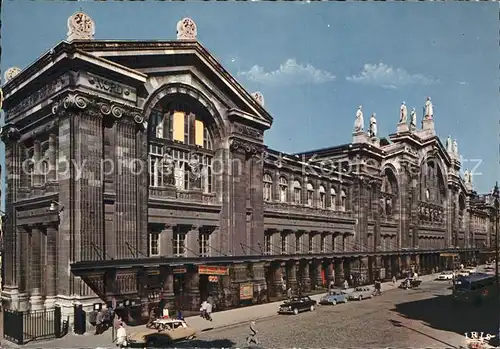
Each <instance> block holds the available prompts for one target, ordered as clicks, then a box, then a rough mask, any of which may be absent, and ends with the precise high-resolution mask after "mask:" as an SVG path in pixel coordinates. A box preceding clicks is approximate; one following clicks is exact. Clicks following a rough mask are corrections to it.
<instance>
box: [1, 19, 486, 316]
mask: <svg viewBox="0 0 500 349" xmlns="http://www.w3.org/2000/svg"><path fill="white" fill-rule="evenodd" d="M75 16H79V18H80V20H79V21H78V23H80V24H82V25H83V27H82V28H80V29H81V30H80V31H78V32H75V31H74V30H73V32H72V29H71V23H73V22H72V20H70V32H72V33H73V34H71V35H72V36H71V37H70V39H69V41H71V40H72V39H75V38H76V39H78V40H74V41H71V42H61V43H59V44H58V45H57V46H55V47H54V48H53V49H52V50H50V52H48V53H46V54H44V55H43V56H41V57H40V58H38V60H37V61H36V62H35V63H33V64H32V65H30V66H29V67H27V68H26V69H24V70H22V71H21V70H20V69H17V68H11V69H9V70H8V74H9V75H8V78H9V80H8V81H7V82H6V84H5V86H4V94H5V103H4V108H5V110H6V122H7V125H6V126H5V127H4V129H3V133H2V137H3V141H4V142H5V145H6V164H7V174H8V176H7V200H6V212H7V216H8V220H7V224H6V239H5V260H6V263H7V264H6V267H5V289H4V291H3V293H2V297H3V299H4V301H5V302H6V304H7V306H9V307H12V308H19V309H26V308H31V309H37V308H38V309H39V308H43V307H52V306H53V305H54V304H55V303H57V304H60V305H62V306H63V307H64V311H65V313H66V314H68V315H71V314H72V311H73V310H72V306H73V304H74V302H80V303H82V304H83V305H84V306H85V308H86V309H90V308H91V306H92V304H93V303H95V302H101V301H111V300H113V299H115V300H116V301H117V302H118V304H120V303H123V302H125V301H131V302H133V304H135V305H136V307H140V308H139V310H141V311H142V313H143V314H144V313H146V312H147V310H148V306H149V305H150V304H152V303H155V302H157V301H158V300H159V299H160V298H164V299H166V300H167V301H168V302H169V304H170V306H171V307H172V308H174V307H177V308H178V307H181V308H182V309H193V310H197V309H199V306H200V303H201V300H202V299H205V298H206V297H207V296H208V295H209V294H211V295H212V296H213V297H214V298H215V299H216V302H218V305H219V309H220V308H226V307H234V306H237V305H238V304H239V303H240V302H242V301H249V300H252V299H254V301H256V300H257V298H260V297H261V296H263V299H264V300H266V299H267V296H274V295H277V294H280V293H281V292H282V286H283V283H285V284H286V287H292V288H293V289H296V288H298V287H299V285H300V288H301V290H303V291H306V292H307V291H308V290H310V289H311V288H318V287H322V286H324V285H328V283H329V282H330V281H331V280H333V281H334V282H335V283H336V284H339V285H340V284H342V283H343V281H344V279H346V278H349V277H350V276H351V275H353V274H355V273H356V274H359V275H360V276H364V277H366V278H367V279H368V280H373V278H374V277H375V276H376V275H378V274H379V273H380V274H382V275H385V276H386V277H391V276H392V275H396V274H400V273H402V272H403V271H404V270H409V268H410V267H411V266H417V267H418V268H419V269H427V270H431V269H432V268H435V267H437V266H440V267H444V266H445V265H446V263H448V262H449V258H448V256H452V255H455V254H456V255H460V258H461V259H462V260H466V259H470V258H477V257H479V254H478V253H479V252H481V251H483V250H486V249H487V248H488V247H489V246H490V230H489V229H488V227H489V210H488V208H486V207H483V206H481V205H479V206H477V207H476V206H474V205H475V203H474V202H473V201H471V199H472V198H473V197H474V196H475V193H474V191H473V188H472V180H470V179H467V180H465V179H464V178H462V177H461V176H460V174H459V173H460V167H461V163H460V161H459V156H458V153H457V150H456V145H455V147H454V148H453V147H452V146H451V144H447V146H446V147H445V146H443V144H442V143H441V141H440V140H439V138H438V137H437V136H436V135H435V131H434V119H433V115H432V113H431V112H428V111H429V110H432V105H431V104H430V105H428V106H426V109H425V110H426V113H430V115H426V116H425V118H424V120H423V128H422V129H417V128H416V126H415V125H416V124H414V123H413V121H414V120H413V119H412V124H411V125H408V124H407V123H405V122H403V123H400V124H399V125H397V132H395V133H394V134H391V135H390V136H389V137H388V138H382V139H379V138H377V135H376V129H375V128H374V127H375V126H374V120H373V119H374V118H375V116H374V117H373V118H372V121H371V124H372V126H371V131H370V132H371V137H370V135H368V134H367V133H366V132H365V131H363V128H362V127H358V128H357V130H356V131H355V132H354V133H353V141H352V142H351V143H349V144H344V145H340V146H334V147H331V148H327V149H320V150H316V151H310V152H304V153H300V154H284V153H280V152H278V151H275V150H271V149H268V148H267V147H266V145H265V143H264V132H265V131H266V130H268V129H269V128H270V127H271V125H272V122H273V118H272V116H271V115H270V114H269V113H268V111H267V110H266V109H265V106H264V98H263V96H262V95H261V94H260V93H253V94H251V93H249V92H248V91H246V90H245V89H244V88H243V87H242V86H241V85H240V84H239V83H238V82H237V81H236V80H235V79H234V78H233V77H232V76H231V75H230V74H229V73H228V72H227V71H226V70H225V69H224V68H223V67H222V66H221V65H220V63H219V62H218V61H217V60H216V59H215V57H214V56H213V55H211V54H210V53H209V52H208V51H207V50H206V49H205V48H204V47H203V46H202V45H201V44H200V43H199V42H198V41H196V26H195V24H194V23H193V22H192V21H191V20H189V19H184V20H183V21H181V22H179V25H178V40H173V41H99V40H93V39H92V33H93V23H92V22H91V20H90V19H89V18H87V17H86V16H85V15H84V14H77V15H75ZM73 29H74V28H73ZM82 35H83V36H82ZM429 103H430V101H429ZM344 117H345V116H344ZM357 117H358V119H357V125H358V126H359V125H361V124H360V123H361V121H360V120H361V118H360V115H359V114H358V116H357ZM398 118H399V117H398V115H395V121H394V124H395V126H396V124H397V119H398ZM353 120H354V113H353ZM361 126H363V125H361ZM346 132H350V131H346ZM450 142H451V140H450ZM447 143H449V142H447ZM441 256H447V257H441ZM258 290H261V291H262V290H264V292H265V293H264V294H263V295H261V294H257V293H258ZM174 299H177V301H178V302H177V305H176V302H174ZM141 311H138V312H137V313H141Z"/></svg>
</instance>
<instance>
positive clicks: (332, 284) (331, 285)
mask: <svg viewBox="0 0 500 349" xmlns="http://www.w3.org/2000/svg"><path fill="white" fill-rule="evenodd" d="M334 287H335V282H334V281H333V280H331V281H330V286H329V287H328V291H331V290H333V289H334Z"/></svg>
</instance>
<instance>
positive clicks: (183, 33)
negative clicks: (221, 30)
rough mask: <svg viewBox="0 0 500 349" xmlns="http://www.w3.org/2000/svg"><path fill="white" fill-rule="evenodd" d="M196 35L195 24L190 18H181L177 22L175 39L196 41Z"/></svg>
mask: <svg viewBox="0 0 500 349" xmlns="http://www.w3.org/2000/svg"><path fill="white" fill-rule="evenodd" d="M197 35H198V31H197V29H196V23H194V21H193V20H192V19H191V18H183V19H181V20H180V21H179V22H177V39H179V40H196V36H197Z"/></svg>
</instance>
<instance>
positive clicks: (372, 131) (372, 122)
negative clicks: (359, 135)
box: [370, 113, 377, 137]
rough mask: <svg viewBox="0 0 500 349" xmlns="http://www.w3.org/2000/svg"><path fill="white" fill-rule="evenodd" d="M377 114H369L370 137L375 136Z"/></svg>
mask: <svg viewBox="0 0 500 349" xmlns="http://www.w3.org/2000/svg"><path fill="white" fill-rule="evenodd" d="M376 115H377V114H375V113H373V114H372V116H370V137H377V118H376V117H375V116H376Z"/></svg>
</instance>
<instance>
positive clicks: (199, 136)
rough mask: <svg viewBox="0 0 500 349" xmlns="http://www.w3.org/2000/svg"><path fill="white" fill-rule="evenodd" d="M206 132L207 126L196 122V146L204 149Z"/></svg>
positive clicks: (199, 121) (198, 121)
mask: <svg viewBox="0 0 500 349" xmlns="http://www.w3.org/2000/svg"><path fill="white" fill-rule="evenodd" d="M204 132H205V125H203V121H201V120H195V121H194V133H195V139H194V143H195V145H197V146H200V147H203V140H204V138H205V137H204V136H205V134H204Z"/></svg>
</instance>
